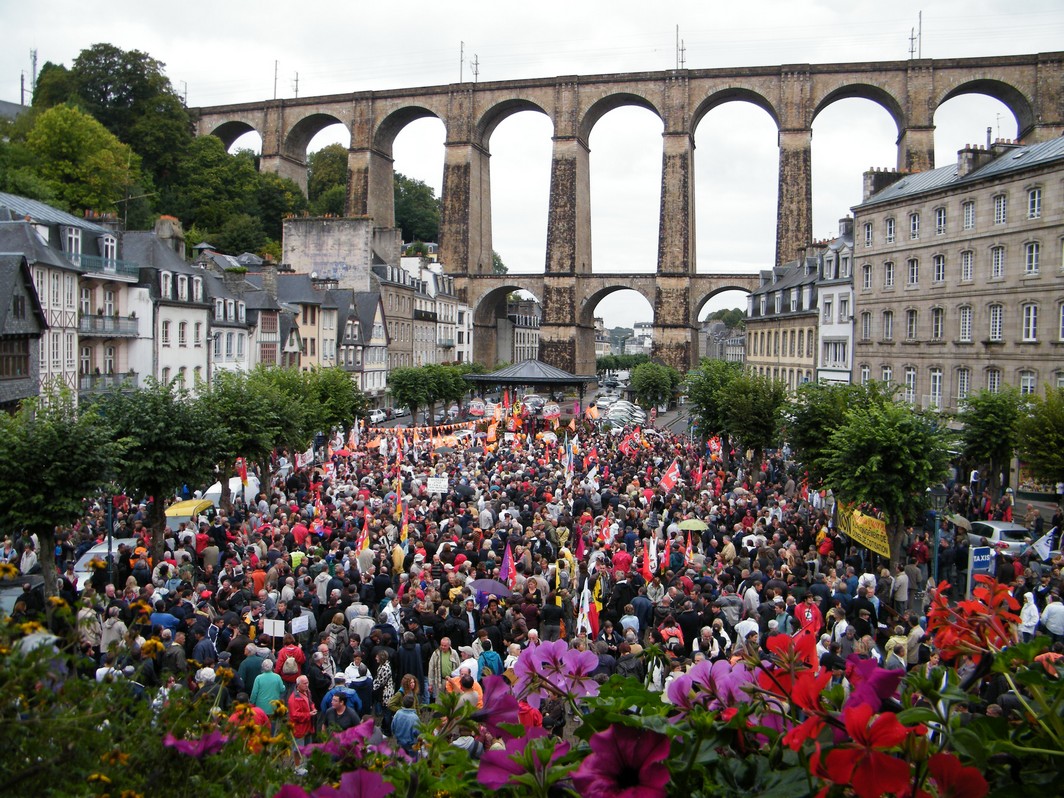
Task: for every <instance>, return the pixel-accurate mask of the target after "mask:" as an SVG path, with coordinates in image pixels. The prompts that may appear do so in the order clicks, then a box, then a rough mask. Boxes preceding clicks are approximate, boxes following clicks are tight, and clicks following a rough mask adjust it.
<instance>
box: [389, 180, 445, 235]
mask: <svg viewBox="0 0 1064 798" xmlns="http://www.w3.org/2000/svg"><path fill="white" fill-rule="evenodd" d="M395 226H396V227H398V228H400V229H401V230H402V231H403V240H404V241H437V240H439V234H440V201H439V199H437V198H436V190H435V189H434V188H432V186H430V185H428V184H427V183H424V182H422V181H421V180H414V179H413V178H409V177H406V176H404V175H402V174H400V173H399V172H396V173H395Z"/></svg>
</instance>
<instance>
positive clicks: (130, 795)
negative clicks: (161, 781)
mask: <svg viewBox="0 0 1064 798" xmlns="http://www.w3.org/2000/svg"><path fill="white" fill-rule="evenodd" d="M119 798H144V796H143V795H141V794H140V793H139V792H134V791H133V790H122V794H121V795H120V796H119Z"/></svg>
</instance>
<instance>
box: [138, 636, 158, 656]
mask: <svg viewBox="0 0 1064 798" xmlns="http://www.w3.org/2000/svg"><path fill="white" fill-rule="evenodd" d="M162 651H163V644H162V643H160V642H159V641H158V640H156V639H155V638H154V637H153V638H151V639H149V640H145V641H144V645H143V646H141V647H140V652H141V654H143V655H144V656H145V657H154V656H155V655H156V654H161V653H162Z"/></svg>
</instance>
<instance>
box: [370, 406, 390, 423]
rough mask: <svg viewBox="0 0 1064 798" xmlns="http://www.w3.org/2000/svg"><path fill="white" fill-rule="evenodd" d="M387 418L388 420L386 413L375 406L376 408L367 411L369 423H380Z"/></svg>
mask: <svg viewBox="0 0 1064 798" xmlns="http://www.w3.org/2000/svg"><path fill="white" fill-rule="evenodd" d="M387 420H388V415H387V414H386V413H385V412H384V411H383V410H381V409H380V408H377V409H376V410H370V411H369V423H370V424H381V423H383V422H385V421H387Z"/></svg>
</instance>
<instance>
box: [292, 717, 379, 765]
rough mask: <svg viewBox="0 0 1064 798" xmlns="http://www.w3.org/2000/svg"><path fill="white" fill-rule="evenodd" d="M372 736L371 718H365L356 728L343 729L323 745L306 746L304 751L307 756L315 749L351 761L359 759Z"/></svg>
mask: <svg viewBox="0 0 1064 798" xmlns="http://www.w3.org/2000/svg"><path fill="white" fill-rule="evenodd" d="M372 736H373V718H366V719H365V720H364V721H362V722H361V723H359V724H358V725H357V726H352V727H351V728H350V729H344V730H343V731H342V732H339V733H337V734H334V735H333V736H332V738H331V739H329V740H328V741H326V742H324V743H317V744H313V745H308V746H306V749H305V750H306V752H307V753H308V754H309V753H310V752H311V751H313V750H315V749H317V750H318V751H324V752H325V753H326V754H329V755H330V756H334V757H336V758H337V759H344V758H346V757H348V756H350V757H351V758H353V759H361V758H362V750H363V747H364V746H365V744H366V741H367V740H369V739H370V737H372Z"/></svg>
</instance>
